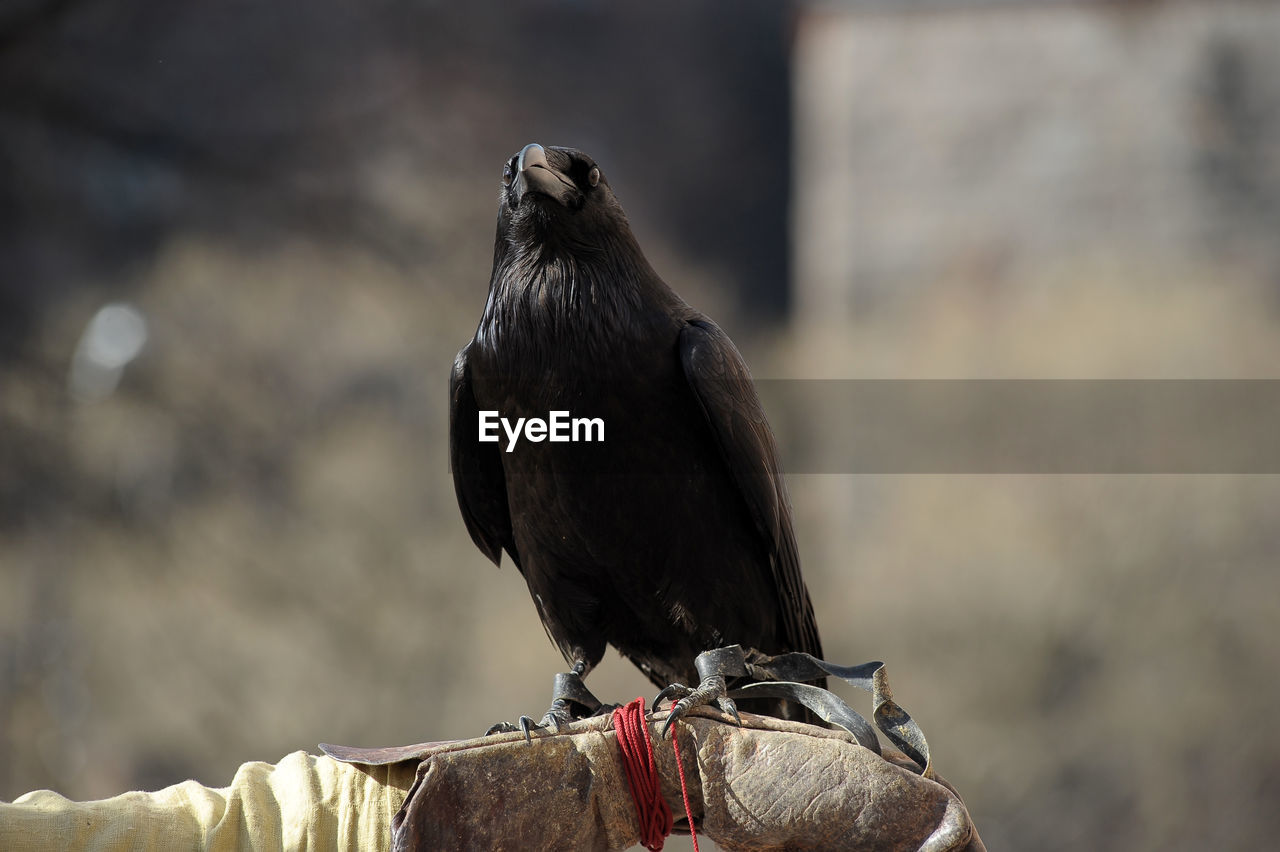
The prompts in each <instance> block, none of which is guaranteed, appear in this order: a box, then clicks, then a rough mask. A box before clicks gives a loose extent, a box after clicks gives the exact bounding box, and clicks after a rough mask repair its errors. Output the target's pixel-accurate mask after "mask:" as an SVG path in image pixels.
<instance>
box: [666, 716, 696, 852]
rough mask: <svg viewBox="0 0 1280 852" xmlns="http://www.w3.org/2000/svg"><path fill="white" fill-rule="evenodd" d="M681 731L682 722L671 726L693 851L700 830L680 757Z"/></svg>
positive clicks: (681, 793) (672, 742)
mask: <svg viewBox="0 0 1280 852" xmlns="http://www.w3.org/2000/svg"><path fill="white" fill-rule="evenodd" d="M679 732H680V723H679V722H677V723H676V724H674V725H672V726H671V747H672V748H674V749H675V750H676V769H679V770H680V795H681V796H683V797H684V816H685V819H687V820H689V839H690V840H692V841H693V852H699V850H698V830H697V829H695V828H694V827H693V811H691V810H689V785H688V784H686V783H685V780H684V761H683V760H681V759H680V743H679V742H677V740H676V734H678V733H679Z"/></svg>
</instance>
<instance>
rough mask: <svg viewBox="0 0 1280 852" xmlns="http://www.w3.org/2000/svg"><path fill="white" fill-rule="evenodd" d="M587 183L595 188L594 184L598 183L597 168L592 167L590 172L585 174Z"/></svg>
mask: <svg viewBox="0 0 1280 852" xmlns="http://www.w3.org/2000/svg"><path fill="white" fill-rule="evenodd" d="M587 183H589V184H591V185H592V186H595V185H596V184H598V183H600V169H599V167H597V166H592V167H591V171H589V172H587Z"/></svg>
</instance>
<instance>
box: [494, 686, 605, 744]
mask: <svg viewBox="0 0 1280 852" xmlns="http://www.w3.org/2000/svg"><path fill="white" fill-rule="evenodd" d="M603 711H604V705H602V704H601V703H600V699H598V698H596V697H595V696H594V695H592V694H591V690H589V689H587V685H586V684H585V683H583V682H582V676H581V675H580V674H578V673H577V672H560V673H559V674H557V675H556V677H555V681H554V683H553V685H552V690H551V707H550V708H549V709H548V710H547V712H546V713H545V714H543V716H542V719H541V721H538V722H535V721H533V719H532V717H530V716H521V717H520V718H519V719H518V720H516V724H514V725H513V724H511V723H510V722H499V723H497V724H496V725H493V726H492V727H490V728H489V730H487V731H485V736H489V735H490V734H505V733H510V732H512V731H521V732H523V733H524V738H525V741H526V742H532V741H533V731H535V730H547V729H550V730H551V731H552V732H553V733H559V732H560V729H561V728H562V727H564V726H565V725H567V724H569V723H570V722H574V721H577V720H578V719H587V718H590V717H591V716H596V715H599V714H600V713H601V712H603Z"/></svg>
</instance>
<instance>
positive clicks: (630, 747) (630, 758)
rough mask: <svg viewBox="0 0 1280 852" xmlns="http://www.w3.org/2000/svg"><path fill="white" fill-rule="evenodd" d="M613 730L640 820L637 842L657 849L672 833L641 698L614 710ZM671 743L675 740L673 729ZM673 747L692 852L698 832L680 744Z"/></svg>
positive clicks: (654, 849)
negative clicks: (690, 801)
mask: <svg viewBox="0 0 1280 852" xmlns="http://www.w3.org/2000/svg"><path fill="white" fill-rule="evenodd" d="M613 729H614V730H615V731H617V732H618V747H619V748H620V749H621V750H622V765H623V767H624V768H625V769H626V771H627V786H628V787H629V788H630V789H631V801H632V802H633V803H635V806H636V818H637V819H638V820H639V822H640V843H641V845H643V846H644V847H645V848H646V849H648V850H650V852H659V850H661V849H662V847H663V844H664V842H665V840H666V836H667V835H668V834H670V833H671V826H672V817H671V807H670V806H669V805H667V800H666V799H664V798H662V781H661V779H660V778H658V767H657V764H655V763H654V760H653V741H652V740H651V739H650V738H649V726H648V724H647V723H646V722H645V718H644V699H643V698H637V699H636V700H635V701H632V702H631V703H630V704H628V705H627V706H625V707H619V708H618V709H617V710H614V711H613ZM671 742H672V744H673V745H675V743H676V738H675V731H674V730H673V731H672V736H671ZM675 749H676V766H677V768H678V769H679V770H680V792H681V794H682V795H683V796H684V812H685V816H687V817H688V819H689V833H690V834H691V835H692V837H693V848H694V852H697V849H698V835H697V834H696V833H694V829H693V815H692V814H690V813H689V789H688V786H687V785H686V783H685V778H684V764H683V763H682V762H681V761H680V747H679V746H678V745H676V746H675Z"/></svg>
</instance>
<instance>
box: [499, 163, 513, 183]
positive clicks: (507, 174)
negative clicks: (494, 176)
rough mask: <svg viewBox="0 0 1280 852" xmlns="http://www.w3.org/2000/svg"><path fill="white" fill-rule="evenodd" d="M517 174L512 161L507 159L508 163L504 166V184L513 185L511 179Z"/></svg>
mask: <svg viewBox="0 0 1280 852" xmlns="http://www.w3.org/2000/svg"><path fill="white" fill-rule="evenodd" d="M515 176H516V172H515V169H513V168H511V161H510V160H507V164H506V165H505V166H503V167H502V185H503V186H511V180H512V178H514V177H515Z"/></svg>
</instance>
